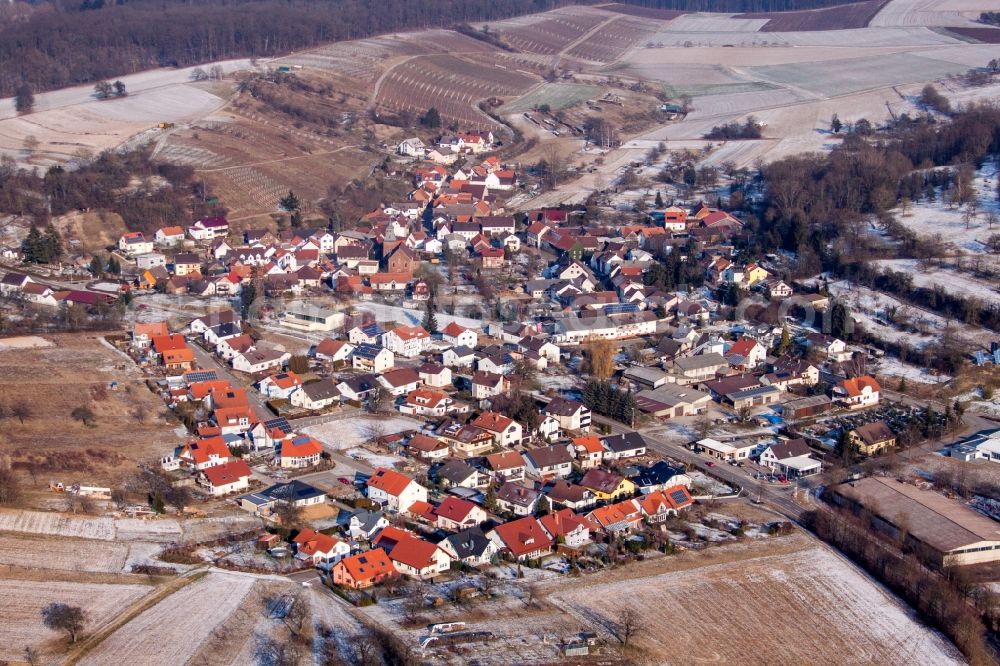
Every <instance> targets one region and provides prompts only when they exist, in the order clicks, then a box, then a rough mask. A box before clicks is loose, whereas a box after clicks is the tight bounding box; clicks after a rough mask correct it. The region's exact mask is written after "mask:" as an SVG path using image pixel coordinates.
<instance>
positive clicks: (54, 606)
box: [42, 602, 87, 643]
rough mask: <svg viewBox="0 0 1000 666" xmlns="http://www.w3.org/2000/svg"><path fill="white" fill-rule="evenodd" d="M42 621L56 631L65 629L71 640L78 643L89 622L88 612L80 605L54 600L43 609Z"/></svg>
mask: <svg viewBox="0 0 1000 666" xmlns="http://www.w3.org/2000/svg"><path fill="white" fill-rule="evenodd" d="M42 622H43V623H45V626H46V627H48V628H49V629H52V630H54V631H65V632H66V633H67V634H68V635H69V639H70V641H71V642H73V643H76V639H77V637H79V635H80V632H81V631H83V628H84V627H85V626H86V624H87V614H86V613H85V612H84V611H83V609H82V608H80V607H79V606H73V605H70V604H64V603H60V602H52V603H51V604H49V605H48V606H46V607H45V608H43V609H42Z"/></svg>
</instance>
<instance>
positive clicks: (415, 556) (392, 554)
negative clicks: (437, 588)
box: [389, 534, 452, 580]
mask: <svg viewBox="0 0 1000 666" xmlns="http://www.w3.org/2000/svg"><path fill="white" fill-rule="evenodd" d="M389 559H390V560H392V563H393V564H394V565H395V566H396V571H398V572H399V573H401V574H403V575H404V576H410V577H411V578H419V579H421V580H426V579H429V578H434V577H435V576H437V575H438V574H441V573H444V572H445V571H448V569H450V568H451V561H452V559H451V556H450V555H448V553H446V552H444V551H443V550H441V549H440V548H439V547H438V545H437V544H435V543H431V542H430V541H425V540H424V539H421V538H420V537H416V536H413V535H411V534H407V535H405V536H404V537H403V538H401V539H400V540H399V541H398V542H396V545H395V546H393V547H392V550H390V551H389Z"/></svg>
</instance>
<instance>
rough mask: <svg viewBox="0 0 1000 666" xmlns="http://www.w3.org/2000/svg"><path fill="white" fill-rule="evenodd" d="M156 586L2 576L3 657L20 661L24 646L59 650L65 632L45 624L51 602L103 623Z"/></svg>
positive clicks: (0, 638)
mask: <svg viewBox="0 0 1000 666" xmlns="http://www.w3.org/2000/svg"><path fill="white" fill-rule="evenodd" d="M152 589H153V588H152V587H149V586H146V585H112V584H99V583H74V582H46V581H16V580H0V597H2V598H3V601H4V602H3V604H0V660H10V661H13V662H18V661H20V660H21V659H23V658H24V648H25V647H28V646H31V647H32V648H34V649H36V650H38V651H39V652H41V653H42V654H47V653H49V652H50V651H51V652H56V651H57V649H58V646H59V644H60V642H61V641H63V640H65V638H64V635H62V634H58V633H56V632H54V631H51V630H50V629H47V628H46V627H45V626H44V625H43V624H42V615H41V612H42V609H43V608H44V607H45V606H47V605H48V604H50V603H52V602H65V603H73V604H75V605H78V606H80V607H81V608H83V609H84V611H85V612H86V613H87V615H88V617H89V619H90V622H89V626H94V625H98V624H102V623H104V622H106V621H107V620H109V619H110V618H112V617H114V615H115V614H117V613H118V612H120V611H121V609H122V608H125V607H126V606H128V605H129V604H131V603H133V602H135V601H137V600H138V599H140V598H142V597H143V596H145V595H146V594H148V593H149V592H150V591H151V590H152Z"/></svg>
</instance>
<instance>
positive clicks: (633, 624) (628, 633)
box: [614, 606, 642, 645]
mask: <svg viewBox="0 0 1000 666" xmlns="http://www.w3.org/2000/svg"><path fill="white" fill-rule="evenodd" d="M640 631H642V616H641V615H640V614H639V611H637V610H636V609H634V608H632V607H630V606H626V607H625V608H623V609H621V611H619V613H618V617H617V618H616V619H615V625H614V632H615V636H616V637H617V638H618V640H619V641H621V644H622V645H628V642H629V641H630V640H631V639H632V637H634V636H635V635H636V634H638V633H639V632H640Z"/></svg>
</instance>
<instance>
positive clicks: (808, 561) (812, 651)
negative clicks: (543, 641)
mask: <svg viewBox="0 0 1000 666" xmlns="http://www.w3.org/2000/svg"><path fill="white" fill-rule="evenodd" d="M638 582H639V581H636V580H634V579H633V580H617V581H611V582H607V583H602V582H597V581H595V583H594V584H591V585H588V584H587V581H586V580H584V581H581V584H579V585H575V586H573V587H571V588H565V589H564V590H556V591H555V592H554V593H552V594H551V595H550V597H549V599H550V600H551V601H552V602H553V603H555V604H556V605H557V606H560V607H562V608H565V610H566V612H568V613H569V614H570V615H572V616H574V617H576V618H577V619H578V620H579V621H580V622H581V623H585V624H586V625H588V626H590V627H592V628H594V630H596V631H598V632H599V633H602V634H605V635H606V633H607V630H606V629H605V627H606V626H608V623H609V622H613V621H614V618H615V615H616V613H617V612H619V610H620V609H621V608H624V607H632V608H635V609H636V610H638V611H639V613H640V615H641V617H642V618H643V621H644V630H643V631H642V632H641V633H640V634H639V635H637V636H636V638H635V639H634V641H635V648H636V649H638V650H640V651H642V652H645V653H647V654H650V655H671V659H672V660H675V661H676V662H678V663H683V662H705V661H712V662H718V663H747V662H754V663H811V664H843V663H852V664H864V663H907V664H926V665H927V666H930V665H932V664H934V665H941V664H960V663H963V660H962V657H961V654H960V653H959V652H958V651H957V650H956V649H955V648H954V647H953V646H952V645H951V644H950V643H949V642H948V641H947V640H946V639H945V638H944V637H943V636H941V635H940V634H938V633H937V632H935V631H933V630H931V629H928V628H927V627H925V626H924V625H923V624H921V623H920V622H919V620H917V618H916V617H914V615H913V612H912V611H910V610H909V609H907V608H906V607H905V606H904V604H903V603H902V602H900V601H899V600H898V599H897V598H895V597H894V596H892V595H891V594H889V593H888V592H886V591H885V590H884V589H882V588H881V587H879V586H878V585H876V584H875V583H873V582H872V581H871V580H870V579H869V578H868V577H867V576H865V575H864V574H862V573H861V572H859V571H858V570H857V569H856V568H855V567H853V566H852V565H850V564H849V563H847V562H846V561H845V560H844V559H842V558H841V557H839V556H837V555H835V554H833V552H831V551H830V550H829V549H828V548H826V547H825V546H821V545H815V544H812V545H809V544H808V542H806V543H803V548H802V549H801V550H799V551H797V552H794V553H789V554H783V555H776V556H767V555H763V556H757V557H749V558H747V559H743V560H738V561H735V562H727V563H724V564H715V565H708V566H696V567H693V568H690V569H687V570H685V571H673V572H668V573H662V574H659V575H652V576H649V577H645V578H643V579H642V580H641V584H637V583H638ZM594 599H602V600H604V601H603V602H602V603H600V604H595V603H593V600H594ZM654 608H655V609H669V612H648V611H650V610H651V609H654ZM611 640H613V639H611Z"/></svg>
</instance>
